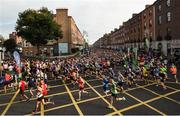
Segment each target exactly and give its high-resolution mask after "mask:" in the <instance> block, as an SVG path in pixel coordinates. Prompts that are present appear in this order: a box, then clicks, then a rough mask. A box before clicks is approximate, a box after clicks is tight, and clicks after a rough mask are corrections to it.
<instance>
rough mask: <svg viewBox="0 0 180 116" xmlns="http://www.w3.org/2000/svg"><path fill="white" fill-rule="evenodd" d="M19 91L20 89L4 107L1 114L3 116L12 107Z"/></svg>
mask: <svg viewBox="0 0 180 116" xmlns="http://www.w3.org/2000/svg"><path fill="white" fill-rule="evenodd" d="M19 91H20V90H19V89H18V91H17V92H16V93H15V94H14V96H13V97H12V99H11V100H10V102H9V104H8V105H7V106H6V108H5V109H4V111H3V113H2V114H1V115H2V116H4V115H5V114H6V112H7V111H8V109H9V108H10V107H11V105H12V103H13V101H14V99H15V98H16V96H17V95H18V93H19Z"/></svg>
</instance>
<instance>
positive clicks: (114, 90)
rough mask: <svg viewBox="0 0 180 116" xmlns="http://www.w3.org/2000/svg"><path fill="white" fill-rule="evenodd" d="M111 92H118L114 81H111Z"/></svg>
mask: <svg viewBox="0 0 180 116" xmlns="http://www.w3.org/2000/svg"><path fill="white" fill-rule="evenodd" d="M111 92H112V93H113V94H117V93H118V92H117V87H116V84H115V82H114V81H113V82H112V87H111Z"/></svg>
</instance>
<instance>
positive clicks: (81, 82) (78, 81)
mask: <svg viewBox="0 0 180 116" xmlns="http://www.w3.org/2000/svg"><path fill="white" fill-rule="evenodd" d="M76 83H78V85H79V98H78V99H77V101H80V100H81V95H82V93H86V94H88V92H87V91H85V90H84V84H85V82H84V80H83V78H82V77H81V76H79V78H78V79H77V81H76Z"/></svg>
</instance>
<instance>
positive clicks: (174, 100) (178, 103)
mask: <svg viewBox="0 0 180 116" xmlns="http://www.w3.org/2000/svg"><path fill="white" fill-rule="evenodd" d="M138 86H139V85H138ZM142 89H144V90H146V91H149V92H151V93H153V94H155V95H158V96H162V95H160V94H158V93H156V92H154V91H152V90H150V89H148V88H144V87H142ZM176 91H177V90H176ZM162 97H164V98H166V99H168V100H170V101H172V102H175V103H177V104H179V103H180V102H178V101H176V100H174V99H171V98H169V97H166V96H162Z"/></svg>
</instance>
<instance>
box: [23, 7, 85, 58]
mask: <svg viewBox="0 0 180 116" xmlns="http://www.w3.org/2000/svg"><path fill="white" fill-rule="evenodd" d="M54 20H55V22H57V24H59V26H60V28H61V30H62V32H63V38H60V39H58V40H49V41H48V43H47V44H46V45H43V46H40V50H39V52H40V54H41V55H43V56H58V55H61V54H67V53H74V52H76V51H78V50H81V49H82V48H83V45H84V38H83V35H82V34H81V32H80V30H79V28H78V27H77V25H76V23H75V21H74V19H73V17H72V16H69V15H68V9H64V8H63V9H56V14H54ZM21 46H22V47H23V53H24V54H25V55H36V54H37V53H38V50H37V48H36V47H35V46H32V45H31V44H30V43H29V42H27V41H26V40H25V39H22V40H21Z"/></svg>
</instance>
